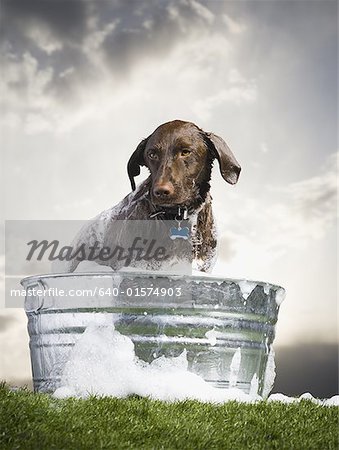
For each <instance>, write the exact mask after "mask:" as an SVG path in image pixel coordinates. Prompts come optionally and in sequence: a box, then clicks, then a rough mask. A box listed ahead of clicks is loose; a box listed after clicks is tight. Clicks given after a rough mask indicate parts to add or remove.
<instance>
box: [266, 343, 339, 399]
mask: <svg viewBox="0 0 339 450" xmlns="http://www.w3.org/2000/svg"><path fill="white" fill-rule="evenodd" d="M276 366H277V367H276V372H277V377H276V380H275V383H274V389H273V392H282V393H284V394H286V395H289V396H299V395H301V394H303V393H305V392H310V393H311V394H312V395H313V396H314V397H317V398H329V397H332V396H333V395H336V394H338V388H339V386H338V382H339V381H338V346H337V345H335V344H327V345H326V344H319V343H317V342H314V343H309V344H300V345H296V346H293V347H280V348H277V349H276Z"/></svg>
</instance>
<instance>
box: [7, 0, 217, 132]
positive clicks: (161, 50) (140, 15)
mask: <svg viewBox="0 0 339 450" xmlns="http://www.w3.org/2000/svg"><path fill="white" fill-rule="evenodd" d="M3 15H4V21H3V22H4V23H5V27H4V30H3V36H4V43H3V45H2V47H1V64H2V66H3V67H4V73H3V76H2V80H1V81H2V85H1V89H2V92H4V95H3V98H2V111H3V123H5V124H7V125H9V126H12V127H16V126H18V125H19V126H23V127H24V129H25V130H26V131H27V132H28V133H40V132H43V131H53V130H55V129H58V128H65V127H66V128H68V129H69V128H70V127H72V126H75V125H76V124H78V123H79V122H81V121H82V120H83V119H84V118H85V117H86V116H88V114H91V112H92V113H94V116H95V113H96V110H97V109H98V108H100V107H99V103H101V104H102V105H103V108H105V107H106V106H107V105H106V103H107V100H108V99H109V98H113V96H114V95H115V94H118V95H119V92H121V89H124V88H126V89H127V88H128V87H129V86H128V84H127V82H128V81H130V77H133V74H134V73H135V71H136V70H138V69H139V68H140V67H142V66H145V63H146V62H147V63H148V64H149V65H150V66H151V67H152V69H153V70H154V71H157V70H158V68H157V67H156V65H157V61H158V60H159V59H163V58H164V57H166V56H168V57H170V55H171V52H172V51H173V50H174V49H175V48H176V46H177V45H178V46H181V45H185V43H186V42H190V41H191V40H192V39H194V38H198V39H201V36H202V35H205V36H207V35H208V33H209V32H210V31H211V30H212V29H213V28H212V27H213V23H214V21H215V15H214V13H213V12H212V11H211V10H210V9H209V8H208V7H207V6H205V5H204V4H202V2H198V1H196V0H180V1H169V2H158V1H155V0H153V1H150V2H140V1H132V2H131V1H130V2H125V1H122V0H117V1H114V2H100V3H98V2H95V1H92V0H88V1H86V2H83V1H78V0H70V1H68V0H60V1H57V2H46V1H44V0H32V1H31V2H30V4H29V6H28V4H27V2H25V1H24V0H13V1H9V0H5V1H4V2H3ZM8 24H10V26H9V25H8ZM212 53H213V52H212ZM94 89H95V91H96V92H98V93H97V96H96V95H94V92H93V91H94ZM104 91H105V92H104ZM23 99H24V101H23ZM108 101H109V100H108ZM90 103H92V105H93V104H95V103H96V104H97V105H98V107H95V108H94V111H93V108H91V106H90V107H89V104H90ZM100 106H101V105H100ZM74 116H76V119H74ZM67 121H69V125H68V126H65V123H66V122H67ZM63 122H65V123H64V124H63V125H61V127H60V123H63Z"/></svg>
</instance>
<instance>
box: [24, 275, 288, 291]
mask: <svg viewBox="0 0 339 450" xmlns="http://www.w3.org/2000/svg"><path fill="white" fill-rule="evenodd" d="M202 273H204V272H202ZM113 275H121V276H123V277H126V278H128V277H130V278H133V277H134V276H142V277H144V278H147V277H151V278H154V277H171V278H173V279H187V278H188V277H189V280H192V281H198V280H199V281H201V280H205V279H206V280H208V281H209V282H216V283H222V282H224V281H229V282H235V283H237V284H239V283H240V282H242V281H246V282H248V283H255V284H256V285H257V286H262V287H264V286H269V288H270V289H272V288H275V289H281V290H282V291H283V293H284V295H286V289H285V288H283V287H282V286H280V285H278V284H275V283H270V282H267V281H257V280H251V279H249V278H228V277H223V278H221V277H217V276H209V275H197V274H192V275H183V274H171V273H169V272H161V271H140V272H139V271H122V270H120V271H116V272H114V271H112V272H106V271H101V272H66V273H51V274H42V275H30V276H27V277H24V278H22V280H20V284H21V285H22V286H23V287H27V286H29V285H30V284H31V283H32V282H33V283H37V282H38V281H40V280H41V279H47V278H76V277H80V278H81V277H88V276H91V277H97V278H99V277H107V278H111V277H112V276H113Z"/></svg>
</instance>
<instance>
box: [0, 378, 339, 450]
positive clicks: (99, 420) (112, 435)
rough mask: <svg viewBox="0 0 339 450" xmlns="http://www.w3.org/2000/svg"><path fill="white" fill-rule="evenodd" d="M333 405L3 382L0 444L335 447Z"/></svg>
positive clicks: (47, 446)
mask: <svg viewBox="0 0 339 450" xmlns="http://www.w3.org/2000/svg"><path fill="white" fill-rule="evenodd" d="M338 414H339V408H338V407H321V406H317V405H315V404H313V403H311V402H310V401H302V402H301V403H300V404H290V405H285V404H280V403H278V402H273V403H267V402H260V403H257V404H253V405H245V404H240V403H236V402H229V403H226V404H224V405H220V406H216V405H211V404H204V403H199V402H196V401H184V402H178V403H172V404H168V403H164V402H160V401H153V400H149V399H145V398H137V397H131V398H128V399H115V398H109V397H104V398H96V397H91V398H89V399H87V400H79V399H67V400H56V399H53V398H52V397H50V396H48V395H43V394H33V393H32V392H29V391H28V390H25V389H22V390H19V391H15V392H13V391H11V390H10V389H8V387H6V386H5V385H4V384H2V385H0V449H1V450H5V449H10V450H14V449H24V450H29V449H34V450H39V449H46V450H52V449H58V450H63V449H74V450H82V449H91V450H97V449H138V450H139V449H180V450H184V449H193V450H198V449H218V450H219V449H232V450H237V449H260V450H264V449H279V450H282V449H288V450H303V449H305V450H306V449H307V450H311V449H319V450H326V449H335V450H337V449H338Z"/></svg>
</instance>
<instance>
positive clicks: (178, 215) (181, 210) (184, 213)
mask: <svg viewBox="0 0 339 450" xmlns="http://www.w3.org/2000/svg"><path fill="white" fill-rule="evenodd" d="M191 212H193V211H190V209H189V208H187V207H183V206H178V207H177V208H164V209H162V210H159V211H154V212H153V213H151V214H150V216H149V217H150V218H151V219H153V218H154V217H160V218H161V219H168V220H173V219H174V220H187V219H188V215H189V214H190V213H191Z"/></svg>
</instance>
